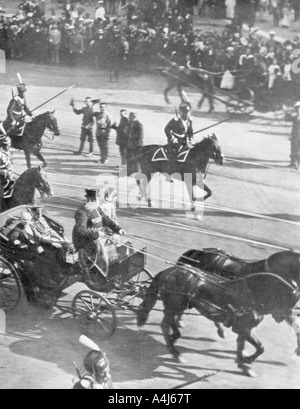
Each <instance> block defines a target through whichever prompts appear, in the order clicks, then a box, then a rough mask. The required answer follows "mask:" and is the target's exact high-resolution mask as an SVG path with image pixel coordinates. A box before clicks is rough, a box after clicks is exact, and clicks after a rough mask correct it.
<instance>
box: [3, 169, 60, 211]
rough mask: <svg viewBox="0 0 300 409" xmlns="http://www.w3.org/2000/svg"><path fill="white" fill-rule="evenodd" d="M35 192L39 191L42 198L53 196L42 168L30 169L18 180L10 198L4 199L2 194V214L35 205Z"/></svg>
mask: <svg viewBox="0 0 300 409" xmlns="http://www.w3.org/2000/svg"><path fill="white" fill-rule="evenodd" d="M1 190H2V189H1ZM35 190H38V191H39V193H40V195H41V197H42V198H43V197H45V196H48V197H51V196H52V195H53V194H52V188H51V185H50V183H49V182H48V180H47V176H46V174H45V172H44V171H43V170H42V168H41V167H38V168H32V169H28V170H27V171H26V172H24V173H23V174H22V175H21V176H20V177H19V179H17V180H16V182H15V185H14V189H13V192H12V196H11V197H10V198H7V199H4V198H3V194H0V212H5V211H6V210H9V209H12V208H14V207H16V206H21V205H31V204H34V195H35Z"/></svg>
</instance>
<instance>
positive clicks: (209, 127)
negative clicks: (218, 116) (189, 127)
mask: <svg viewBox="0 0 300 409" xmlns="http://www.w3.org/2000/svg"><path fill="white" fill-rule="evenodd" d="M232 119H233V118H227V119H224V120H223V121H220V122H218V123H217V124H214V125H211V126H208V127H207V128H204V129H200V131H197V132H194V133H193V135H197V134H198V133H201V132H204V131H207V130H208V129H211V128H214V127H215V126H218V125H221V124H223V123H225V122H229V121H231V120H232Z"/></svg>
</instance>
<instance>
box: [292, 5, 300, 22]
mask: <svg viewBox="0 0 300 409" xmlns="http://www.w3.org/2000/svg"><path fill="white" fill-rule="evenodd" d="M292 7H293V9H294V11H295V21H299V19H300V2H299V0H292Z"/></svg>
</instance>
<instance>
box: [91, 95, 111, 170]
mask: <svg viewBox="0 0 300 409" xmlns="http://www.w3.org/2000/svg"><path fill="white" fill-rule="evenodd" d="M106 108H107V105H106V103H104V102H102V103H101V104H100V112H96V113H95V114H94V116H95V117H96V123H97V134H96V138H97V142H98V145H99V148H100V156H101V159H100V163H101V164H102V165H107V164H108V153H109V152H108V141H109V136H110V130H111V127H112V124H113V121H112V117H111V115H110V114H109V113H108V112H107V110H106Z"/></svg>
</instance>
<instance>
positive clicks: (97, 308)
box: [0, 206, 153, 339]
mask: <svg viewBox="0 0 300 409" xmlns="http://www.w3.org/2000/svg"><path fill="white" fill-rule="evenodd" d="M30 207H31V206H19V207H16V208H14V209H11V210H8V211H7V212H4V213H2V214H0V309H2V310H10V309H13V308H14V307H16V306H17V305H18V303H19V302H20V300H21V294H22V291H21V289H22V287H23V289H24V290H25V293H26V279H24V277H25V271H24V266H23V262H24V260H22V259H20V258H19V257H18V254H17V252H16V249H14V248H12V247H11V245H10V243H9V234H10V233H11V232H12V231H13V229H14V228H15V226H16V225H17V224H18V223H20V220H21V215H22V213H23V212H24V211H27V210H30ZM44 217H45V219H46V220H47V222H48V223H49V225H50V227H51V228H52V229H54V230H55V231H56V232H57V233H58V234H59V235H60V236H61V237H62V238H64V228H63V226H62V225H61V224H60V223H59V222H58V221H57V220H55V219H54V218H52V217H50V216H48V215H44ZM108 252H109V253H110V260H111V263H110V266H109V271H108V275H107V277H104V276H103V275H102V274H101V273H100V272H99V271H98V270H97V269H91V270H90V271H89V269H84V268H83V267H82V266H81V265H80V263H79V261H78V257H77V253H74V254H73V252H72V251H70V253H67V260H66V261H67V262H68V263H69V269H68V280H66V282H65V284H64V287H63V288H59V289H57V290H51V291H50V290H44V289H40V290H41V291H39V297H40V305H39V306H40V307H43V308H52V307H53V306H54V305H55V304H56V303H57V301H58V299H59V297H60V296H61V295H62V292H63V290H64V289H66V288H68V287H70V286H71V285H73V284H74V283H76V282H84V283H85V284H86V285H87V287H88V288H89V290H90V291H86V290H85V291H82V292H80V293H79V294H77V295H76V296H75V297H74V299H73V302H72V310H73V317H74V318H75V319H77V320H78V321H79V326H80V330H81V333H85V334H87V335H89V336H91V337H97V338H98V339H99V338H101V339H104V338H107V337H109V336H111V335H112V334H113V333H114V332H115V330H116V327H117V320H116V312H115V310H116V309H117V308H121V309H130V310H135V309H136V308H137V307H138V306H139V304H140V303H141V301H142V298H143V295H144V294H145V292H146V290H147V288H148V286H149V285H150V284H151V281H152V279H153V276H152V274H151V273H150V272H149V271H148V270H147V269H146V263H147V249H143V250H140V251H139V250H136V249H134V248H133V247H132V245H131V244H130V243H125V244H124V245H119V246H116V245H115V244H114V243H113V242H112V241H110V244H109V245H108ZM68 256H69V260H68ZM26 295H27V294H26ZM103 322H104V324H103ZM91 328H92V329H91Z"/></svg>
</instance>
